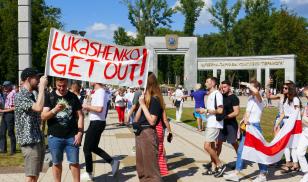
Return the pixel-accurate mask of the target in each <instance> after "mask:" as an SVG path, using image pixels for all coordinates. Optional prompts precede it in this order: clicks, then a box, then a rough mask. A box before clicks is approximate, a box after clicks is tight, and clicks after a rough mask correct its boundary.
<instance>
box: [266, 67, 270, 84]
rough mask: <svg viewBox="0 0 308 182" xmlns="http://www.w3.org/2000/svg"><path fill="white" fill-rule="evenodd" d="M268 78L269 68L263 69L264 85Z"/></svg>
mask: <svg viewBox="0 0 308 182" xmlns="http://www.w3.org/2000/svg"><path fill="white" fill-rule="evenodd" d="M269 77H270V69H269V68H265V84H266V82H267V80H268V79H269Z"/></svg>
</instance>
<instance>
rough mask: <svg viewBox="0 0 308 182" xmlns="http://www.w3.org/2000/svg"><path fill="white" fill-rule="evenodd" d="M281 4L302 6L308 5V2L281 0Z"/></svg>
mask: <svg viewBox="0 0 308 182" xmlns="http://www.w3.org/2000/svg"><path fill="white" fill-rule="evenodd" d="M280 2H281V3H283V4H287V5H291V6H300V5H307V4H308V0H280Z"/></svg>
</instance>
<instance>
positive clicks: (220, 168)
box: [199, 77, 226, 177]
mask: <svg viewBox="0 0 308 182" xmlns="http://www.w3.org/2000/svg"><path fill="white" fill-rule="evenodd" d="M205 85H206V87H207V89H208V92H209V95H208V99H207V102H206V106H207V109H203V108H200V111H199V112H200V113H201V114H203V113H205V114H207V125H206V129H205V143H204V149H205V150H206V151H207V152H208V153H209V154H210V156H211V160H212V161H211V162H212V168H211V169H209V170H208V171H206V172H205V173H204V174H205V175H214V176H215V177H221V176H222V175H223V173H224V171H225V170H226V166H225V165H224V164H223V163H222V162H221V161H220V159H219V157H218V155H217V151H216V148H215V142H216V141H217V139H218V135H219V133H220V130H221V129H223V119H222V117H220V116H221V114H223V97H222V94H221V93H220V92H219V91H218V90H217V78H215V77H211V78H208V79H207V80H206V83H205Z"/></svg>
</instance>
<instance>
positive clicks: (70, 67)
mask: <svg viewBox="0 0 308 182" xmlns="http://www.w3.org/2000/svg"><path fill="white" fill-rule="evenodd" d="M149 59H150V51H149V50H148V49H147V48H146V47H143V46H140V47H127V46H119V45H109V44H104V43H102V42H100V41H96V40H90V39H87V38H84V37H80V36H78V35H73V34H70V33H66V32H63V31H60V30H57V29H54V28H53V29H51V31H50V37H49V43H48V50H47V58H46V67H45V68H46V69H45V73H46V74H47V75H49V76H54V77H62V78H69V79H75V80H82V81H90V82H98V83H104V84H111V85H119V86H129V87H145V86H146V80H147V73H148V67H149Z"/></svg>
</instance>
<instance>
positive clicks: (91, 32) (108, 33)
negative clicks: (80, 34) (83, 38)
mask: <svg viewBox="0 0 308 182" xmlns="http://www.w3.org/2000/svg"><path fill="white" fill-rule="evenodd" d="M118 28H119V25H117V24H104V23H102V22H95V23H93V24H92V25H91V26H89V27H87V28H86V31H87V36H88V37H90V38H93V39H99V40H102V41H104V42H107V43H112V41H113V33H114V31H115V30H117V29H118ZM127 34H128V35H130V36H132V37H136V36H137V33H136V32H133V31H127Z"/></svg>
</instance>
